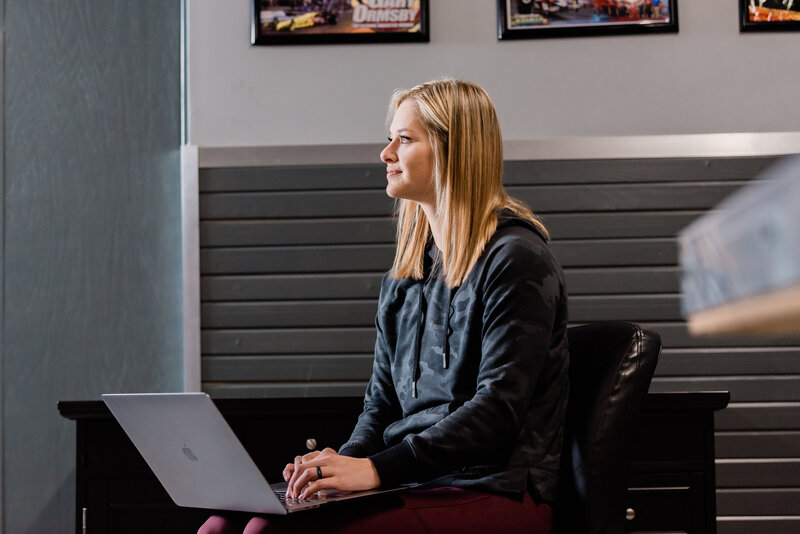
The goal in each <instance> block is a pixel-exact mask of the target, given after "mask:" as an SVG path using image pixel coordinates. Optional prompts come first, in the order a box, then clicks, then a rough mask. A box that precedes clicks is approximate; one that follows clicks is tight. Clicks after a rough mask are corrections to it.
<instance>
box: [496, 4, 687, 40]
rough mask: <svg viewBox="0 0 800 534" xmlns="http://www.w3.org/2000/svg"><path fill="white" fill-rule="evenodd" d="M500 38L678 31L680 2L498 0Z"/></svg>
mask: <svg viewBox="0 0 800 534" xmlns="http://www.w3.org/2000/svg"><path fill="white" fill-rule="evenodd" d="M497 22H498V24H497V25H498V38H499V39H532V38H537V37H576V36H586V35H609V34H623V33H646V32H677V31H678V0H499V1H498V14H497Z"/></svg>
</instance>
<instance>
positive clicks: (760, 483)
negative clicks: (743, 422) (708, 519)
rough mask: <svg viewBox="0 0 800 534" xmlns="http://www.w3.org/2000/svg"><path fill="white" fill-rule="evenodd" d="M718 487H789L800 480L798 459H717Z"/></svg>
mask: <svg viewBox="0 0 800 534" xmlns="http://www.w3.org/2000/svg"><path fill="white" fill-rule="evenodd" d="M716 467H717V468H716V472H717V487H718V488H745V487H754V488H783V487H787V488H791V487H797V486H798V481H800V459H798V458H770V459H766V458H765V459H756V460H725V459H723V460H717V462H716Z"/></svg>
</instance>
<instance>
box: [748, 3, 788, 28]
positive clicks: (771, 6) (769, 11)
mask: <svg viewBox="0 0 800 534" xmlns="http://www.w3.org/2000/svg"><path fill="white" fill-rule="evenodd" d="M756 4H761V5H758V6H757V5H756ZM780 4H781V2H780V0H766V1H764V2H758V1H757V0H739V31H742V32H775V31H798V30H800V2H798V5H797V9H781V8H780ZM765 6H766V7H765ZM793 7H794V6H793ZM773 16H774V17H775V18H774V20H773ZM787 18H789V19H790V20H786V19H787ZM791 19H794V20H791Z"/></svg>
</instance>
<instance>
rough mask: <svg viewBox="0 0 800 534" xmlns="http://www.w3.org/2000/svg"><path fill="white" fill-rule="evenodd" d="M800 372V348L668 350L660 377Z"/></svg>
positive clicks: (664, 354) (660, 363)
mask: <svg viewBox="0 0 800 534" xmlns="http://www.w3.org/2000/svg"><path fill="white" fill-rule="evenodd" d="M744 374H752V375H764V374H800V348H798V347H757V348H746V349H744V348H735V347H734V348H726V349H664V350H663V351H662V353H661V357H660V358H659V360H658V367H657V368H656V375H657V376H703V375H713V376H718V375H744Z"/></svg>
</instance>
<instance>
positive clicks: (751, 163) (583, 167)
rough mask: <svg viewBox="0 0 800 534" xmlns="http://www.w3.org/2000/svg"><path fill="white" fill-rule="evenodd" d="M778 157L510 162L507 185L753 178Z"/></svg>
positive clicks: (507, 168)
mask: <svg viewBox="0 0 800 534" xmlns="http://www.w3.org/2000/svg"><path fill="white" fill-rule="evenodd" d="M776 159H777V158H776V157H774V156H770V157H758V158H713V159H710V158H674V159H672V158H670V159H649V158H648V159H606V160H597V159H593V160H532V161H506V162H505V165H504V174H503V181H504V182H505V183H506V184H587V183H626V182H629V183H641V182H669V181H687V180H696V181H717V180H749V179H750V178H752V177H753V176H757V175H758V174H759V173H761V171H763V170H764V169H766V168H767V167H768V166H769V165H771V164H772V163H774V162H775V160H776Z"/></svg>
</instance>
